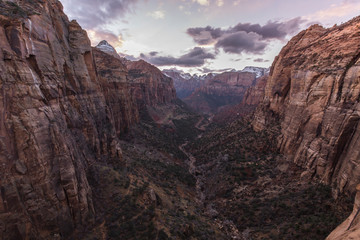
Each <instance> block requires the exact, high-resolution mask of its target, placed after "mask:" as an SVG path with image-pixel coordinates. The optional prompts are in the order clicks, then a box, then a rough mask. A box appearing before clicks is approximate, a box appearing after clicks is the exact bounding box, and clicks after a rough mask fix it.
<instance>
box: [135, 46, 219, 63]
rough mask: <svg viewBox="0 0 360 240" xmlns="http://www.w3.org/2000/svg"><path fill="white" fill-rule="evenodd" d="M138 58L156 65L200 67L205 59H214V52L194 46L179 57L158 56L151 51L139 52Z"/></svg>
mask: <svg viewBox="0 0 360 240" xmlns="http://www.w3.org/2000/svg"><path fill="white" fill-rule="evenodd" d="M140 58H142V59H144V60H145V61H148V62H150V63H151V64H154V65H157V66H180V67H200V66H202V65H204V64H205V62H206V60H207V59H215V54H213V53H210V52H208V51H206V50H205V49H204V48H201V47H195V48H193V49H191V50H190V51H189V52H188V53H186V54H184V55H182V56H180V57H173V56H158V53H157V54H155V55H154V54H152V52H151V53H149V54H143V53H142V54H140Z"/></svg>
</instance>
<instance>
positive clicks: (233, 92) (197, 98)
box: [184, 72, 256, 113]
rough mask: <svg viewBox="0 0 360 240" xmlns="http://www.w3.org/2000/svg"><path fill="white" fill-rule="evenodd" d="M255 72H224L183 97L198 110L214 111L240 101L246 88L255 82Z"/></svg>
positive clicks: (204, 111)
mask: <svg viewBox="0 0 360 240" xmlns="http://www.w3.org/2000/svg"><path fill="white" fill-rule="evenodd" d="M255 80H256V75H255V73H249V72H225V73H222V74H219V75H216V76H215V77H214V78H212V79H211V80H208V81H207V83H206V84H205V85H204V86H202V87H200V88H198V89H197V90H196V91H195V92H193V93H192V94H191V95H190V96H189V97H187V98H185V99H184V102H186V103H187V104H188V105H189V106H190V107H192V108H193V109H194V110H196V111H198V112H203V113H215V112H217V111H218V110H219V109H220V107H224V106H226V105H231V104H237V103H240V102H241V101H242V98H243V96H244V94H245V92H246V90H247V89H248V88H249V87H251V86H253V85H254V84H255Z"/></svg>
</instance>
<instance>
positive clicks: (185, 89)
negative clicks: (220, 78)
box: [162, 69, 215, 99]
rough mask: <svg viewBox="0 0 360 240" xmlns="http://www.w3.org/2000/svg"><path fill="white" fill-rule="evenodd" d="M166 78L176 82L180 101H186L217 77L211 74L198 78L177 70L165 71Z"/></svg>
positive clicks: (175, 85)
mask: <svg viewBox="0 0 360 240" xmlns="http://www.w3.org/2000/svg"><path fill="white" fill-rule="evenodd" d="M162 72H163V73H164V74H165V75H166V76H169V77H171V78H172V79H173V80H174V87H175V89H176V95H177V97H178V98H180V99H184V98H186V97H188V96H190V95H191V94H192V93H193V92H194V91H195V90H196V89H198V88H200V87H202V86H203V85H205V84H206V83H207V81H208V80H210V79H212V78H213V77H214V76H215V75H214V74H212V73H209V74H207V75H203V76H200V77H199V76H198V75H196V74H195V75H190V74H189V73H187V74H185V73H183V72H180V71H177V70H172V69H170V70H163V71H162Z"/></svg>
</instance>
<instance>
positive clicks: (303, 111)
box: [253, 18, 360, 196]
mask: <svg viewBox="0 0 360 240" xmlns="http://www.w3.org/2000/svg"><path fill="white" fill-rule="evenodd" d="M359 58H360V18H355V19H353V20H351V21H349V22H348V23H345V24H343V25H341V26H334V27H332V28H330V29H325V28H323V27H321V26H319V25H313V26H311V27H310V28H309V29H307V30H304V31H302V32H300V33H299V34H298V35H297V36H295V37H294V38H293V39H292V40H291V41H290V42H289V43H288V44H287V45H286V46H285V47H284V48H283V49H282V50H281V52H280V54H279V55H278V56H277V57H276V59H275V61H274V63H273V65H272V67H271V73H270V77H269V80H268V82H267V85H266V88H265V98H264V103H263V104H262V106H260V107H259V108H258V111H257V112H256V114H255V121H254V123H253V125H254V128H255V129H257V130H261V129H263V128H264V127H265V125H266V122H267V121H268V119H269V116H273V117H274V116H276V117H279V119H280V123H281V135H280V137H279V138H278V147H279V149H280V151H281V152H282V153H284V154H286V155H287V156H288V157H290V158H291V159H293V161H294V162H295V163H296V164H298V165H300V166H302V167H303V168H305V169H307V171H306V172H304V173H303V174H304V175H308V176H309V175H310V176H317V177H318V178H319V179H321V180H322V181H324V182H325V183H329V184H332V185H333V187H334V190H335V196H336V195H337V194H338V193H340V192H344V191H349V192H354V191H355V186H356V185H357V184H358V183H359V179H360V169H359V163H360V155H359V149H360V126H359V124H358V123H359V119H360V105H359V98H360V84H359V79H360V61H359Z"/></svg>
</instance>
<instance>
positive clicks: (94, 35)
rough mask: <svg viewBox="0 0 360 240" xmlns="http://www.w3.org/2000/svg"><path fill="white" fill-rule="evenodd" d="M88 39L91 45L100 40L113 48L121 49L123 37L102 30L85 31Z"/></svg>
mask: <svg viewBox="0 0 360 240" xmlns="http://www.w3.org/2000/svg"><path fill="white" fill-rule="evenodd" d="M87 33H88V36H89V38H90V39H91V42H92V44H93V45H96V44H97V43H99V42H100V41H102V40H106V41H107V42H108V43H110V44H111V45H112V46H113V47H114V48H116V47H121V46H122V44H123V37H122V35H118V36H117V35H115V34H113V33H111V32H109V31H102V30H96V31H95V30H91V29H90V30H88V31H87Z"/></svg>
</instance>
